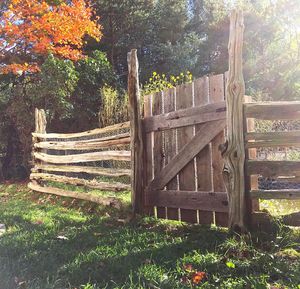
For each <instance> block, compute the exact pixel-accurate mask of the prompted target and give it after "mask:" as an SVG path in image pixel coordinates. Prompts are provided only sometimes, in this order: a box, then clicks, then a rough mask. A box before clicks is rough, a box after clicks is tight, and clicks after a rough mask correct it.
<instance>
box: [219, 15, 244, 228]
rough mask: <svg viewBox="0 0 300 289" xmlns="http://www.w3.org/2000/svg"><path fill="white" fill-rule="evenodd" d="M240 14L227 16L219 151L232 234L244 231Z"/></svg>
mask: <svg viewBox="0 0 300 289" xmlns="http://www.w3.org/2000/svg"><path fill="white" fill-rule="evenodd" d="M243 33H244V17H243V13H242V11H236V10H234V11H233V12H232V13H231V16H230V36H229V46H228V50H229V72H228V79H227V84H226V105H227V139H226V144H225V146H224V149H223V152H222V154H223V157H224V163H225V165H224V170H223V177H224V181H225V186H226V190H227V192H228V198H229V228H230V229H231V230H233V231H236V232H246V231H247V226H246V224H247V211H246V208H247V206H246V198H245V174H244V167H245V149H244V134H243V103H244V96H245V82H244V77H243V65H242V62H243Z"/></svg>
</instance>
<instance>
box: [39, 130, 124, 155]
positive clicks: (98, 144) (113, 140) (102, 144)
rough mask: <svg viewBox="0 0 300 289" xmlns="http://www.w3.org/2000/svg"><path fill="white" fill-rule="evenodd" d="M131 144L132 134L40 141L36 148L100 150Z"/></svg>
mask: <svg viewBox="0 0 300 289" xmlns="http://www.w3.org/2000/svg"><path fill="white" fill-rule="evenodd" d="M127 144H130V134H129V133H126V134H122V135H116V136H112V137H107V138H102V139H91V140H88V141H87V140H84V141H67V142H62V141H60V142H55V141H54V142H38V143H35V144H34V147H35V148H40V149H50V150H72V151H75V150H98V149H103V148H109V147H112V146H116V147H118V146H124V145H127Z"/></svg>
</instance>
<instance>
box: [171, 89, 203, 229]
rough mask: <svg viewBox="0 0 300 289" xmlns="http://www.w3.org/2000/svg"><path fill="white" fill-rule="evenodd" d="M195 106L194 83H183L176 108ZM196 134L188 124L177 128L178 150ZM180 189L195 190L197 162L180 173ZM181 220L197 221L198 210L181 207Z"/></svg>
mask: <svg viewBox="0 0 300 289" xmlns="http://www.w3.org/2000/svg"><path fill="white" fill-rule="evenodd" d="M192 106H193V83H187V84H183V85H181V86H179V87H178V89H177V91H176V110H178V109H183V108H189V107H192ZM193 136H194V127H193V126H188V127H183V128H179V129H178V130H177V138H178V139H177V142H178V150H180V149H181V148H182V147H183V146H184V145H185V144H187V143H188V142H189V141H190V140H191V139H192V138H193ZM179 189H180V190H186V191H195V190H196V183H195V163H194V160H192V161H190V162H189V163H188V164H187V165H186V167H185V168H184V169H183V170H181V171H180V173H179ZM180 218H181V221H185V222H190V223H197V221H198V217H197V211H196V210H189V209H180Z"/></svg>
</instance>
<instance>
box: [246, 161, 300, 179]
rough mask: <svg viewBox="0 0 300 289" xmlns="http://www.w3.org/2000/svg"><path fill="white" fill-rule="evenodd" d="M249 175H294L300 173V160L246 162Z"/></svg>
mask: <svg viewBox="0 0 300 289" xmlns="http://www.w3.org/2000/svg"><path fill="white" fill-rule="evenodd" d="M246 173H247V175H262V176H264V177H276V176H294V175H295V174H299V173H300V161H253V160H249V161H247V163H246Z"/></svg>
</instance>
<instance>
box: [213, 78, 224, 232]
mask: <svg viewBox="0 0 300 289" xmlns="http://www.w3.org/2000/svg"><path fill="white" fill-rule="evenodd" d="M224 86H225V84H224V75H223V74H218V75H213V76H210V77H209V101H210V102H211V103H218V102H222V101H224V99H225V91H224ZM224 141H225V132H224V130H223V131H221V132H220V134H219V135H217V136H216V137H215V138H214V139H213V141H212V142H211V150H212V176H213V190H214V191H216V192H222V191H224V192H225V191H226V189H225V186H224V181H223V175H222V171H223V166H224V162H223V158H222V155H221V152H220V150H219V146H220V144H223V143H224ZM215 221H216V225H218V226H222V227H227V226H228V214H226V213H218V212H216V213H215Z"/></svg>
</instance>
